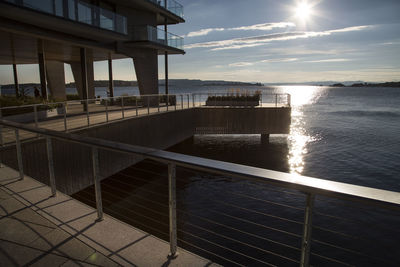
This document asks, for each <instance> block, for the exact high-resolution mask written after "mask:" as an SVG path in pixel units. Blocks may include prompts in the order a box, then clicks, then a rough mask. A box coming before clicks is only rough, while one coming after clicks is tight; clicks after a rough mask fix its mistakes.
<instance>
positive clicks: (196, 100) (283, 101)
mask: <svg viewBox="0 0 400 267" xmlns="http://www.w3.org/2000/svg"><path fill="white" fill-rule="evenodd" d="M192 102H193V106H195V105H196V104H197V105H199V106H225V107H256V106H259V107H290V105H291V96H290V94H265V93H259V94H253V93H250V94H245V93H240V94H232V93H208V94H201V93H200V94H198V93H195V94H192Z"/></svg>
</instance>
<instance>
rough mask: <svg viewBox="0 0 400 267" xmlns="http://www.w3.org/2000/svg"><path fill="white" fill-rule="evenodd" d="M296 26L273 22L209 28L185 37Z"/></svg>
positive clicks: (290, 23)
mask: <svg viewBox="0 0 400 267" xmlns="http://www.w3.org/2000/svg"><path fill="white" fill-rule="evenodd" d="M295 26H296V24H294V23H293V22H271V23H261V24H254V25H250V26H242V27H235V28H208V29H201V30H198V31H194V32H189V33H188V34H186V35H185V37H197V36H204V35H208V34H209V33H211V32H221V31H255V30H259V31H270V30H273V29H276V28H286V27H295Z"/></svg>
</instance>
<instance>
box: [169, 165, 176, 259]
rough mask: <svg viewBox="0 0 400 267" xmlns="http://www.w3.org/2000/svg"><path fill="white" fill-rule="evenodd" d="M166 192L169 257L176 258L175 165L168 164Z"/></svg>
mask: <svg viewBox="0 0 400 267" xmlns="http://www.w3.org/2000/svg"><path fill="white" fill-rule="evenodd" d="M168 190H169V245H170V256H171V257H176V256H177V230H176V165H175V164H173V163H168Z"/></svg>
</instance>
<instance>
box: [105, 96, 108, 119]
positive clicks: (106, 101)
mask: <svg viewBox="0 0 400 267" xmlns="http://www.w3.org/2000/svg"><path fill="white" fill-rule="evenodd" d="M105 103H106V106H105V107H106V122H108V99H106V100H105Z"/></svg>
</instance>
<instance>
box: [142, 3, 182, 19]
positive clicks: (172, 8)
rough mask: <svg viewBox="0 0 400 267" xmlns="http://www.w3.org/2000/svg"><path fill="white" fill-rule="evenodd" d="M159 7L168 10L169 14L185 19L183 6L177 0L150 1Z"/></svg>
mask: <svg viewBox="0 0 400 267" xmlns="http://www.w3.org/2000/svg"><path fill="white" fill-rule="evenodd" d="M148 1H150V2H152V3H154V4H157V5H158V6H160V7H162V8H165V9H167V10H168V11H169V12H172V13H173V14H175V15H177V16H178V17H181V18H183V5H182V4H180V3H178V2H177V1H175V0H148Z"/></svg>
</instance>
